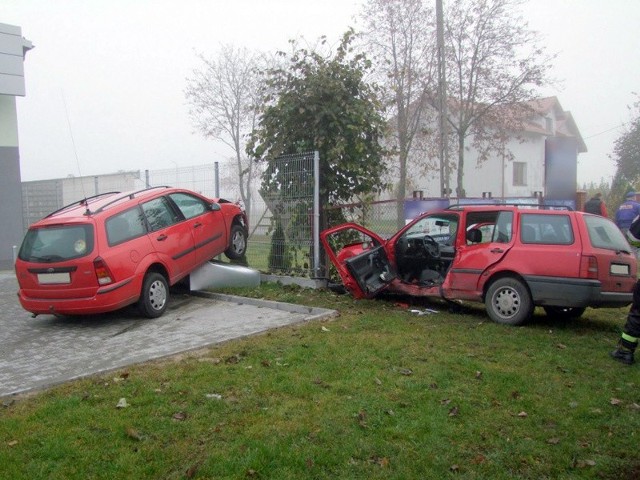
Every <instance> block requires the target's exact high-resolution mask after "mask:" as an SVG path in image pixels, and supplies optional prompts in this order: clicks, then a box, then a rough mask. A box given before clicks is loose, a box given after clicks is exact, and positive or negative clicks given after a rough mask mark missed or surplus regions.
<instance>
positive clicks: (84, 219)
mask: <svg viewBox="0 0 640 480" xmlns="http://www.w3.org/2000/svg"><path fill="white" fill-rule="evenodd" d="M246 247H247V218H246V215H245V212H244V210H243V209H241V208H240V207H239V206H238V205H236V204H234V203H231V202H229V201H226V200H223V199H218V200H212V199H208V198H206V197H204V196H202V195H199V194H197V193H195V192H191V191H189V190H184V189H179V188H170V187H153V188H148V189H144V190H140V191H135V192H127V193H120V192H110V193H105V194H101V195H96V196H94V197H90V198H86V199H82V200H80V201H78V202H75V203H73V204H71V205H67V206H66V207H63V208H61V209H60V210H57V211H55V212H53V213H51V214H49V215H48V216H46V217H45V218H43V219H42V220H39V221H38V222H36V223H34V224H33V225H31V226H30V227H29V230H28V231H27V233H26V235H25V238H24V240H23V242H22V246H21V247H20V251H19V253H18V258H17V260H16V264H15V269H16V276H17V279H18V284H19V287H20V289H19V291H18V298H19V299H20V303H21V304H22V306H23V307H24V309H25V310H27V311H29V312H32V313H33V314H34V316H35V315H38V314H45V313H48V314H54V315H75V314H82V315H86V314H94V313H103V312H108V311H112V310H117V309H119V308H122V307H125V306H127V305H130V304H133V303H136V302H137V303H138V306H139V308H140V310H141V312H142V313H143V314H144V315H145V316H147V317H150V318H153V317H158V316H160V315H162V313H164V311H165V310H166V308H167V301H168V299H169V286H170V285H174V284H175V283H177V282H178V281H180V280H182V279H183V278H185V277H187V276H188V275H189V273H191V272H192V271H193V270H194V269H195V268H196V267H198V266H200V265H202V264H203V263H205V262H207V261H208V260H210V259H211V258H213V257H215V256H217V255H220V254H221V253H223V252H224V253H225V254H226V256H227V257H229V258H232V259H236V258H240V257H242V256H243V255H244V254H245V252H246Z"/></svg>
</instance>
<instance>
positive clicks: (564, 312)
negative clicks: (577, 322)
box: [543, 307, 586, 320]
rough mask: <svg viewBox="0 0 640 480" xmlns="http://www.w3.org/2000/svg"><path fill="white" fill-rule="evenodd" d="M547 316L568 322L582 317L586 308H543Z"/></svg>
mask: <svg viewBox="0 0 640 480" xmlns="http://www.w3.org/2000/svg"><path fill="white" fill-rule="evenodd" d="M543 308H544V311H545V312H546V313H547V315H548V316H550V317H554V318H560V319H563V320H568V319H571V318H579V317H581V316H582V314H583V313H584V311H585V310H586V308H583V307H580V308H578V307H543Z"/></svg>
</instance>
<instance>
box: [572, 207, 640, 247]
mask: <svg viewBox="0 0 640 480" xmlns="http://www.w3.org/2000/svg"><path fill="white" fill-rule="evenodd" d="M583 218H584V222H585V224H586V225H587V232H589V240H590V241H591V246H593V247H596V248H606V249H607V250H615V251H625V252H630V251H631V247H629V243H628V242H627V239H626V238H624V235H623V234H622V232H621V231H620V229H619V228H618V227H617V226H616V224H615V223H613V222H612V221H611V220H608V219H606V218H604V217H600V216H594V215H585V216H584V217H583Z"/></svg>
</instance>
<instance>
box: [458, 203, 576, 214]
mask: <svg viewBox="0 0 640 480" xmlns="http://www.w3.org/2000/svg"><path fill="white" fill-rule="evenodd" d="M505 206H507V207H522V208H537V209H540V210H568V211H570V212H572V211H573V207H571V206H570V205H565V204H563V203H556V204H552V203H546V204H542V205H540V204H539V203H518V202H480V203H475V202H474V203H454V204H451V205H449V206H448V207H447V208H446V210H460V209H461V208H463V207H505Z"/></svg>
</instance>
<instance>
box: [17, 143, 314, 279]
mask: <svg viewBox="0 0 640 480" xmlns="http://www.w3.org/2000/svg"><path fill="white" fill-rule="evenodd" d="M254 166H255V169H256V172H255V174H254V177H253V181H252V182H251V185H249V187H248V192H249V195H248V198H249V202H248V204H245V208H246V210H247V214H248V217H249V244H248V249H247V262H248V265H249V266H250V267H252V268H256V269H258V270H260V271H263V272H267V273H289V274H294V273H295V274H297V275H304V276H310V275H311V271H312V268H313V266H312V262H311V258H312V256H311V254H312V245H313V239H312V225H313V222H312V216H311V213H312V207H313V154H306V155H295V156H286V157H282V158H280V159H277V160H276V161H273V162H269V163H268V164H267V162H261V163H259V164H256V165H254ZM238 182H239V180H238V167H237V165H236V164H235V163H234V162H232V161H229V162H225V163H211V164H206V165H195V166H190V167H176V168H166V169H158V170H146V171H142V172H141V171H128V172H118V173H115V174H109V175H97V176H87V177H70V178H58V179H50V180H38V181H33V182H23V183H22V198H23V200H22V211H23V224H24V228H25V230H26V228H28V226H29V225H31V224H32V223H34V222H36V221H38V220H40V219H41V218H43V217H44V216H46V215H47V214H49V213H50V212H52V211H54V210H57V209H59V208H61V207H63V206H65V205H68V204H70V203H73V202H74V201H77V200H79V199H81V198H83V197H86V196H92V195H97V194H100V193H106V192H111V191H130V190H138V189H143V188H146V187H148V186H160V185H168V186H173V187H180V188H186V189H189V190H193V191H195V192H198V193H201V194H202V195H205V196H207V197H210V198H215V197H220V198H224V199H227V200H230V201H234V202H235V201H241V200H242V198H241V195H240V188H239V186H238Z"/></svg>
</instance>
